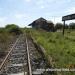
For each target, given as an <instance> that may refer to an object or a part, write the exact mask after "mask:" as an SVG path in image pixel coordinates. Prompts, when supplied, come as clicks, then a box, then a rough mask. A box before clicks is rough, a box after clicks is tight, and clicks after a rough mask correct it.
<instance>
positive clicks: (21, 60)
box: [0, 34, 52, 75]
mask: <svg viewBox="0 0 75 75" xmlns="http://www.w3.org/2000/svg"><path fill="white" fill-rule="evenodd" d="M11 46H12V47H10V52H9V53H8V55H7V56H6V58H5V60H4V62H3V63H2V65H1V66H0V75H52V74H51V72H49V71H43V70H40V69H47V68H50V67H49V66H48V63H47V61H46V60H45V58H44V56H43V55H42V54H41V53H40V52H39V50H37V48H36V47H35V45H34V43H33V41H32V40H31V39H30V38H29V37H28V36H26V35H24V34H23V35H20V37H19V38H18V39H17V41H16V42H15V44H13V45H11Z"/></svg>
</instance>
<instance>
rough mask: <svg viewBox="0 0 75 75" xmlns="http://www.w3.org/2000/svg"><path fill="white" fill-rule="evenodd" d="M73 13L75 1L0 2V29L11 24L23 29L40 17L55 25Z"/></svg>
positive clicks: (14, 0) (74, 11)
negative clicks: (63, 17)
mask: <svg viewBox="0 0 75 75" xmlns="http://www.w3.org/2000/svg"><path fill="white" fill-rule="evenodd" d="M73 13H75V0H0V27H4V26H5V25H6V24H11V23H15V24H17V25H19V26H20V27H25V26H27V25H28V24H29V23H31V22H32V21H34V20H35V19H38V18H40V17H44V18H45V19H47V20H51V21H53V22H54V23H57V22H62V21H61V17H62V16H64V15H68V14H73Z"/></svg>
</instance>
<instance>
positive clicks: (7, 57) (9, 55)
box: [0, 35, 21, 72]
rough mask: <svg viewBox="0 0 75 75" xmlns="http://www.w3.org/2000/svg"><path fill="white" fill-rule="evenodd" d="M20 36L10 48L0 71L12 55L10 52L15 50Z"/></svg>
mask: <svg viewBox="0 0 75 75" xmlns="http://www.w3.org/2000/svg"><path fill="white" fill-rule="evenodd" d="M20 36H21V35H20ZM20 36H19V37H18V38H17V40H16V42H15V43H14V45H13V46H12V48H11V49H10V51H9V52H8V54H7V55H6V57H5V59H4V61H3V62H2V64H1V65H0V72H1V70H2V68H3V67H4V65H5V64H6V61H7V59H8V57H9V56H10V53H11V52H12V51H13V48H14V47H15V46H16V44H17V42H18V40H19V39H20Z"/></svg>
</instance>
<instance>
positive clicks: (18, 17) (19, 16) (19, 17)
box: [15, 14, 26, 19]
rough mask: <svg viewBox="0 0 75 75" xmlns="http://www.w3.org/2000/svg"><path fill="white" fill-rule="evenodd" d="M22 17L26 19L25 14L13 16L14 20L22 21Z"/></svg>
mask: <svg viewBox="0 0 75 75" xmlns="http://www.w3.org/2000/svg"><path fill="white" fill-rule="evenodd" d="M24 17H26V14H15V18H17V19H22V18H24Z"/></svg>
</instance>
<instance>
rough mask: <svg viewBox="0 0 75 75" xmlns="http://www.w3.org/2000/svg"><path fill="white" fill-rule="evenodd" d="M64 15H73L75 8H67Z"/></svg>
mask: <svg viewBox="0 0 75 75" xmlns="http://www.w3.org/2000/svg"><path fill="white" fill-rule="evenodd" d="M66 13H68V14H73V13H75V7H71V8H69V9H68V10H67V11H66Z"/></svg>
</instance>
